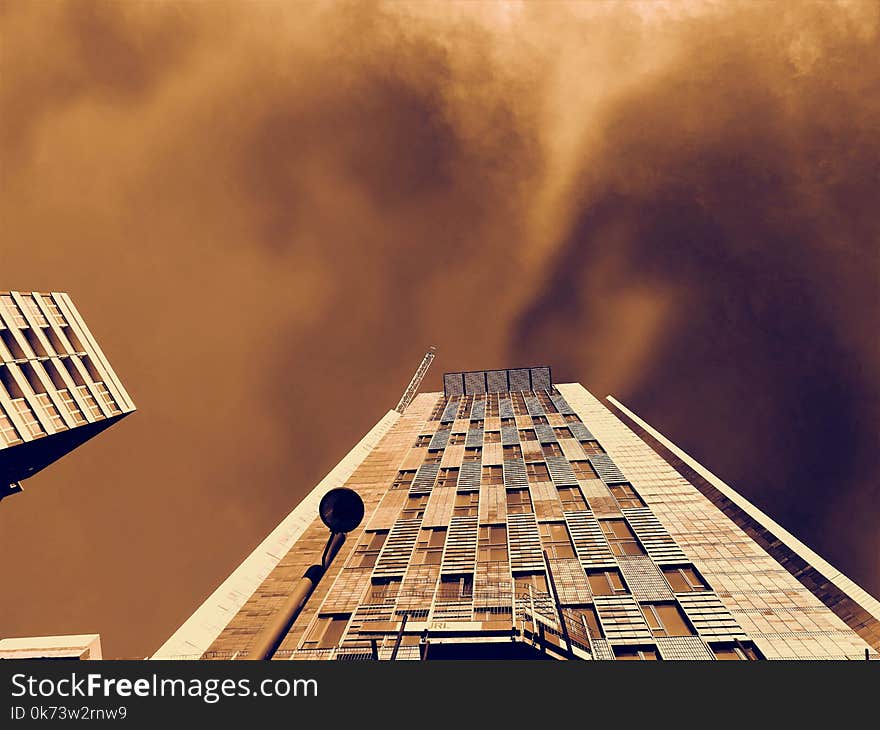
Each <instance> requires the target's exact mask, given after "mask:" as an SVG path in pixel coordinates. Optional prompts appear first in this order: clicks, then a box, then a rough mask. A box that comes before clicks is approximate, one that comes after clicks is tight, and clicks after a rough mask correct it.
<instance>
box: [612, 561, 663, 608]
mask: <svg viewBox="0 0 880 730" xmlns="http://www.w3.org/2000/svg"><path fill="white" fill-rule="evenodd" d="M617 563H618V564H619V565H620V572H621V573H623V578H624V580H625V581H626V585H627V586H628V587H629V590H630V593H632V594H633V596H634V597H635V599H636V600H637V601H668V600H671V599H672V598H673V595H672V589H671V588H670V587H669V584H668V583H667V582H666V579H665V578H664V577H663V573H661V572H660V571H659V569H658V568H657V566H656V565H654V563H653V561H652V560H651V559H650V558H646V557H645V556H644V555H619V556H618V557H617Z"/></svg>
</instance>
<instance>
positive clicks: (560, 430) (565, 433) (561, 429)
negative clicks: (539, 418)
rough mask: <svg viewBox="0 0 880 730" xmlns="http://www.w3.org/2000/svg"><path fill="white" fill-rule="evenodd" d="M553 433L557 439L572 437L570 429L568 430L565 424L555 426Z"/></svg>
mask: <svg viewBox="0 0 880 730" xmlns="http://www.w3.org/2000/svg"><path fill="white" fill-rule="evenodd" d="M553 433H555V434H556V438H558V439H570V438H572V435H571V431H569V430H568V429H567V428H566V427H565V426H557V427H556V428H554V429H553Z"/></svg>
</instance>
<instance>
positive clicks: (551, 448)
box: [541, 443, 562, 458]
mask: <svg viewBox="0 0 880 730" xmlns="http://www.w3.org/2000/svg"><path fill="white" fill-rule="evenodd" d="M541 451H543V452H544V457H545V458H546V457H548V456H562V449H561V448H560V446H559V444H555V443H554V444H542V446H541Z"/></svg>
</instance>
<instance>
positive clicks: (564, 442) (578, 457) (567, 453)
mask: <svg viewBox="0 0 880 730" xmlns="http://www.w3.org/2000/svg"><path fill="white" fill-rule="evenodd" d="M557 442H558V443H559V448H560V449H562V455H563V456H564V457H565V458H566V459H568V460H569V461H583V460H584V450H583V448H581V445H580V443H579V442H577V441H575V440H574V439H557Z"/></svg>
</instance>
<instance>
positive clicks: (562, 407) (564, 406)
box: [550, 394, 574, 416]
mask: <svg viewBox="0 0 880 730" xmlns="http://www.w3.org/2000/svg"><path fill="white" fill-rule="evenodd" d="M550 400H552V401H553V405H554V406H556V410H557V411H559V412H560V413H561V414H562V415H563V416H570V415H574V411H573V410H572V408H571V406H570V405H568V401H567V400H565V398H563V397H562V396H561V395H553V394H551V395H550Z"/></svg>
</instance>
